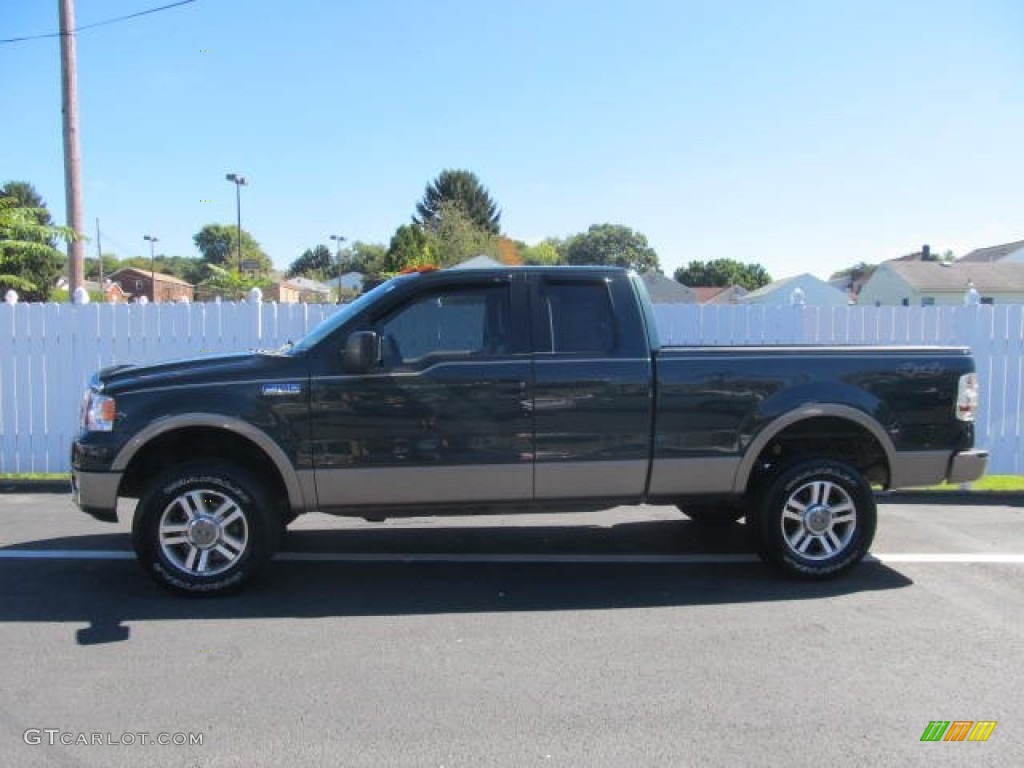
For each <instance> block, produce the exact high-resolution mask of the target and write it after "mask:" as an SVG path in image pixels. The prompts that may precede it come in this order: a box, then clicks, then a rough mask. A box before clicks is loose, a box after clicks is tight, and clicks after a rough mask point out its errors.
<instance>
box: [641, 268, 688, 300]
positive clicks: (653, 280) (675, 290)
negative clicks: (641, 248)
mask: <svg viewBox="0 0 1024 768" xmlns="http://www.w3.org/2000/svg"><path fill="white" fill-rule="evenodd" d="M640 279H641V280H643V281H644V285H646V286H647V293H648V294H649V295H650V297H651V301H652V302H653V303H655V304H695V303H696V302H697V292H696V291H695V290H694V289H693V288H688V287H687V286H685V285H683V284H682V283H678V282H676V281H675V280H673V279H672V278H670V277H665V275H663V274H661V272H657V271H655V270H653V269H649V270H647V271H646V272H644V273H643V274H642V275H640Z"/></svg>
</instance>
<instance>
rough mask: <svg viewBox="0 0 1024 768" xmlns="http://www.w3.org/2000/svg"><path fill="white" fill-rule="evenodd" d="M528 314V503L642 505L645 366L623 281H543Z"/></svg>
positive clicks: (648, 425)
mask: <svg viewBox="0 0 1024 768" xmlns="http://www.w3.org/2000/svg"><path fill="white" fill-rule="evenodd" d="M532 306H533V321H534V322H533V328H534V331H533V342H534V349H535V353H534V360H535V369H534V376H535V380H534V429H535V431H536V465H535V470H534V495H535V498H536V499H537V500H543V499H574V498H575V499H581V500H582V499H593V498H602V499H604V498H607V499H617V500H626V499H639V498H641V497H642V496H643V494H644V491H645V488H646V484H647V472H648V467H649V461H650V438H651V429H652V414H653V411H652V408H653V399H652V363H651V355H650V350H649V349H647V344H646V336H645V334H644V330H643V325H642V319H641V318H640V316H639V310H638V307H637V300H636V296H635V295H634V294H633V293H632V290H631V287H630V285H629V282H628V280H625V279H623V280H619V281H616V280H614V279H610V278H608V277H607V276H606V275H602V274H599V273H594V274H593V276H587V275H586V274H583V275H579V274H577V275H565V276H560V275H557V274H555V273H549V274H544V273H541V274H539V275H538V276H537V279H536V280H535V281H534V285H533V301H532Z"/></svg>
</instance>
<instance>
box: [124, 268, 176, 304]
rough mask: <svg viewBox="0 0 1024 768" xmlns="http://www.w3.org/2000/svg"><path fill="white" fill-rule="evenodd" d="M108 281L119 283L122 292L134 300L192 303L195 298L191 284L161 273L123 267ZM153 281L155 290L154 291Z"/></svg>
mask: <svg viewBox="0 0 1024 768" xmlns="http://www.w3.org/2000/svg"><path fill="white" fill-rule="evenodd" d="M110 279H111V281H113V282H117V283H120V286H121V289H122V291H124V292H125V293H127V294H130V295H131V296H132V297H134V298H136V299H138V298H139V297H142V296H145V297H146V299H147V300H148V301H155V302H157V303H166V302H174V301H192V300H193V299H194V298H195V288H194V286H193V285H192V283H187V282H185V281H184V280H182V279H181V278H178V277H175V276H174V275H167V274H164V273H163V272H152V271H150V270H148V269H138V268H136V267H125V268H124V269H119V270H117V271H116V272H114V273H112V274H111V275H110ZM154 281H155V289H156V290H154Z"/></svg>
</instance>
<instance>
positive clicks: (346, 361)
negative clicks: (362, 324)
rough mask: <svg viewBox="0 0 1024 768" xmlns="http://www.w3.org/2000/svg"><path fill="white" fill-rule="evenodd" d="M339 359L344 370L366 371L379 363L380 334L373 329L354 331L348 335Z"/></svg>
mask: <svg viewBox="0 0 1024 768" xmlns="http://www.w3.org/2000/svg"><path fill="white" fill-rule="evenodd" d="M341 360H342V363H343V365H344V366H345V370H346V371H351V372H352V373H366V371H368V370H370V369H371V368H374V367H376V366H377V365H379V364H380V336H378V335H377V334H376V333H374V332H373V331H356V332H355V333H353V334H351V335H350V336H349V337H348V340H347V341H346V342H345V349H344V350H343V351H342V353H341Z"/></svg>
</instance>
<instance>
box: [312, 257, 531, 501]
mask: <svg viewBox="0 0 1024 768" xmlns="http://www.w3.org/2000/svg"><path fill="white" fill-rule="evenodd" d="M527 303H528V298H527V286H526V283H525V281H523V280H513V279H512V278H511V277H508V278H501V279H495V278H493V277H490V278H483V277H481V278H476V279H473V278H461V279H458V280H454V279H453V280H452V281H451V282H445V283H443V284H438V285H437V286H433V287H431V286H429V285H428V286H424V287H423V289H422V290H421V291H420V292H418V293H417V294H415V295H414V296H412V297H410V298H408V299H407V300H406V301H404V302H402V303H400V304H399V305H398V306H396V307H393V308H390V309H389V310H387V312H386V314H384V315H383V316H381V317H377V318H373V319H372V329H373V330H374V331H376V332H377V333H378V334H379V335H380V338H381V341H382V347H383V355H382V365H381V366H380V367H379V369H375V370H373V371H371V372H368V373H366V374H358V375H349V376H333V377H319V378H317V379H315V380H314V382H313V397H312V410H313V425H312V430H313V435H314V445H315V446H316V456H315V458H314V461H315V467H316V470H315V476H316V487H317V494H318V498H319V503H320V505H321V507H324V508H330V507H345V506H359V505H408V504H440V503H445V502H472V503H475V502H479V503H486V502H500V501H505V500H522V499H526V500H528V499H530V498H532V495H533V464H532V456H533V425H532V418H533V417H532V414H531V412H530V386H531V380H530V379H531V369H532V365H531V361H530V355H529V336H528V330H527V329H528V327H529V317H528V316H527V315H526V312H527V309H526V307H527ZM520 315H522V316H520Z"/></svg>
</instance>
